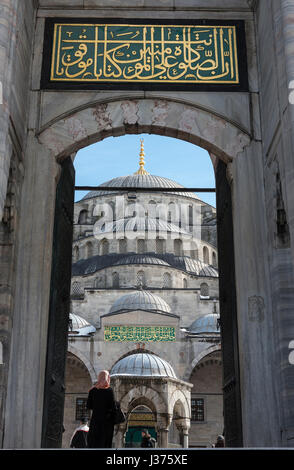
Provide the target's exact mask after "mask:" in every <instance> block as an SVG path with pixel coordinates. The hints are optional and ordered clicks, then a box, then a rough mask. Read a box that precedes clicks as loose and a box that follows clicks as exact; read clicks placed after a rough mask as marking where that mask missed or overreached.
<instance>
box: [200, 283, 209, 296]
mask: <svg viewBox="0 0 294 470" xmlns="http://www.w3.org/2000/svg"><path fill="white" fill-rule="evenodd" d="M200 298H202V299H209V298H210V297H209V286H208V284H207V283H206V282H203V283H202V284H200Z"/></svg>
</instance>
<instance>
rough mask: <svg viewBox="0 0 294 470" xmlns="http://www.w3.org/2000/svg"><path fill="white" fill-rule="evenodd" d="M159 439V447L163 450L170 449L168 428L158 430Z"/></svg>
mask: <svg viewBox="0 0 294 470" xmlns="http://www.w3.org/2000/svg"><path fill="white" fill-rule="evenodd" d="M158 434H159V439H158V447H160V448H161V449H167V448H168V428H161V429H159V430H158Z"/></svg>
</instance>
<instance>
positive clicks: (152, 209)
mask: <svg viewBox="0 0 294 470" xmlns="http://www.w3.org/2000/svg"><path fill="white" fill-rule="evenodd" d="M148 216H149V217H150V218H151V219H155V218H156V202H155V201H153V200H151V201H149V202H148Z"/></svg>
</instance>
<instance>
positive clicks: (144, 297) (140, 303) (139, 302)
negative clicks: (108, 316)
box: [109, 290, 171, 313]
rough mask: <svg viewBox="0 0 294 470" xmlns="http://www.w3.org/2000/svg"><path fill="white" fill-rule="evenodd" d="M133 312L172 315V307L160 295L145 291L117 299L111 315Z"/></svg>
mask: <svg viewBox="0 0 294 470" xmlns="http://www.w3.org/2000/svg"><path fill="white" fill-rule="evenodd" d="M126 310H129V311H133V310H147V311H151V312H163V313H170V311H171V309H170V306H169V305H168V304H167V303H166V302H165V301H164V300H163V299H162V298H161V297H159V296H158V295H154V294H151V293H150V292H146V291H143V290H140V291H136V292H132V293H131V294H126V295H123V296H122V297H120V298H119V299H117V300H116V301H115V302H114V304H113V305H112V307H111V308H110V310H109V313H115V312H121V311H126Z"/></svg>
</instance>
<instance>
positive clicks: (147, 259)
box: [114, 254, 170, 267]
mask: <svg viewBox="0 0 294 470" xmlns="http://www.w3.org/2000/svg"><path fill="white" fill-rule="evenodd" d="M122 264H156V265H160V266H169V267H170V265H169V264H168V263H167V262H166V261H164V260H163V259H160V258H155V257H153V256H149V255H145V254H142V255H140V254H139V255H130V256H125V257H124V258H122V259H120V260H119V261H117V262H116V263H115V264H114V266H119V265H122Z"/></svg>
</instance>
